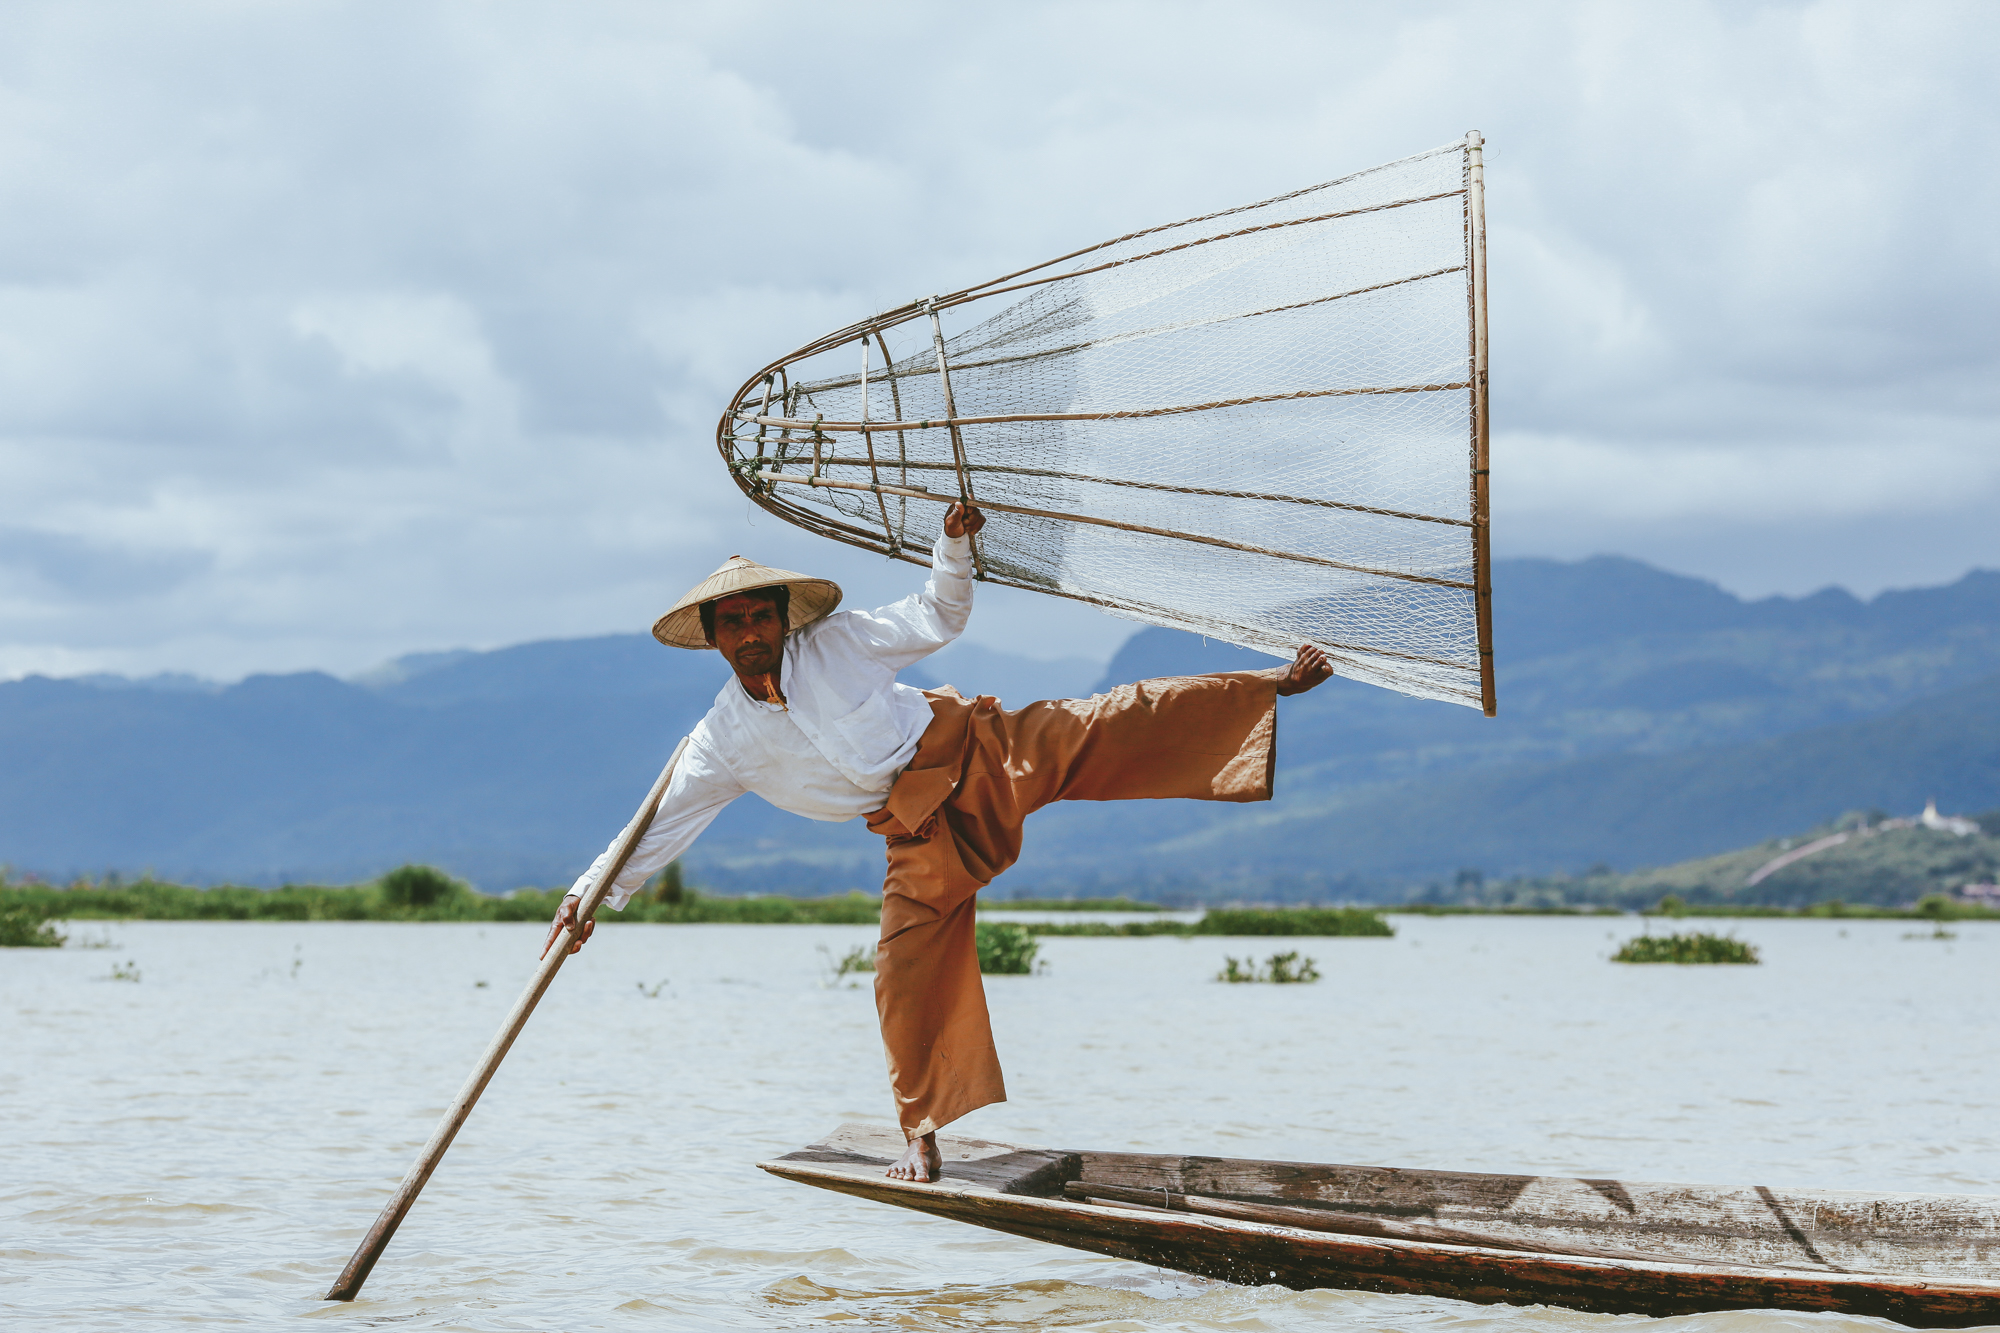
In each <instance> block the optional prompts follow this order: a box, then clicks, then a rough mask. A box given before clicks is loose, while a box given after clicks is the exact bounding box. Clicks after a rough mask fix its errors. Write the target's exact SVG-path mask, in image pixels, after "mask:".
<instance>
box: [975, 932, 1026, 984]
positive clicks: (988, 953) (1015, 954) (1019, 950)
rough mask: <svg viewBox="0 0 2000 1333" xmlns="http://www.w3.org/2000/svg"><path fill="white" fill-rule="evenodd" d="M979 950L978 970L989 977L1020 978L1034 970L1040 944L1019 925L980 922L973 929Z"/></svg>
mask: <svg viewBox="0 0 2000 1333" xmlns="http://www.w3.org/2000/svg"><path fill="white" fill-rule="evenodd" d="M973 940H974V942H975V944H976V945H977V947H978V949H979V970H980V971H981V972H984V973H987V974H988V975H999V976H1010V975H1012V976H1023V975H1026V974H1027V973H1030V972H1033V971H1034V970H1035V955H1036V954H1037V953H1039V952H1041V948H1042V946H1041V944H1040V943H1039V942H1038V941H1037V940H1036V939H1035V937H1034V936H1033V935H1031V934H1029V933H1028V932H1027V931H1026V930H1025V929H1023V928H1022V927H1020V926H1017V925H1014V924H1013V923H1011V922H1006V921H997V922H995V921H982V922H980V923H979V924H978V926H976V927H975V928H974V929H973Z"/></svg>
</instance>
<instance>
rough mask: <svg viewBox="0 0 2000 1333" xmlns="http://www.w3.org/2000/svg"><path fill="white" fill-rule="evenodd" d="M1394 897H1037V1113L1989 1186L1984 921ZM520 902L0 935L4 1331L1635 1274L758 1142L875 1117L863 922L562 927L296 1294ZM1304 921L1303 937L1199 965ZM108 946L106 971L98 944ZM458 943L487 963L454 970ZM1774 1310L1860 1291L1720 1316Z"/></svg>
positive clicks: (687, 1315) (1592, 1160) (896, 1315)
mask: <svg viewBox="0 0 2000 1333" xmlns="http://www.w3.org/2000/svg"><path fill="white" fill-rule="evenodd" d="M1396 924H1397V926H1398V932H1399V933H1398V937H1397V938H1396V939H1393V940H1375V939H1323V940H1310V941H1273V940H1219V939H1197V940H1180V939H1171V938H1151V939H1050V940H1047V941H1045V943H1044V957H1045V958H1046V959H1047V961H1048V964H1049V966H1048V970H1047V971H1046V972H1045V973H1043V974H1042V975H1038V976H1032V977H994V978H989V979H988V989H989V994H990V995H991V998H992V1007H993V1011H994V1018H995V1025H996V1028H997V1031H998V1035H999V1041H1000V1048H1001V1054H1002V1057H1003V1059H1004V1061H1005V1063H1006V1067H1007V1076H1008V1085H1009V1089H1010V1092H1011V1094H1012V1096H1013V1098H1014V1100H1013V1101H1012V1102H1010V1103H1008V1104H1005V1105H1002V1106H995V1107H990V1108H987V1109H986V1110H984V1111H981V1112H979V1113H977V1114H975V1115H973V1116H971V1117H969V1118H968V1119H967V1120H965V1121H962V1122H960V1125H959V1128H960V1129H962V1130H964V1131H965V1132H967V1133H971V1134H976V1135H979V1136H981V1137H990V1138H998V1139H1007V1140H1013V1141H1018V1142H1027V1143H1038V1144H1045V1145H1050V1146H1061V1147H1086V1146H1087V1147H1098V1148H1113V1149H1131V1150H1143V1151H1187V1152H1204V1153H1214V1154H1221V1155H1227V1156H1243V1157H1269V1158H1291V1159H1306V1160H1316V1161H1338V1162H1356V1163H1393V1164H1399V1165H1404V1166H1426V1167H1449V1168H1463V1169H1469V1170H1477V1171H1507V1172H1533V1173H1557V1174H1565V1175H1585V1176H1620V1177H1625V1178H1628V1179H1638V1180H1687V1181H1712V1182H1726V1183H1732V1184H1771V1185H1800V1186H1822V1187H1829V1188H1840V1189H1880V1190H1923V1191H1951V1192H1983V1193H1992V1192H2000V1114H1996V1105H1995V1103H1996V1101H2000V1075H1996V1069H2000V1023H1996V1021H1995V1019H1996V1016H2000V1011H1996V1003H1995V1001H1996V995H1997V994H2000V926H1996V925H1982V924H1968V925H1961V926H1960V927H1959V937H1958V939H1957V940H1955V941H1951V942H1940V941H1935V940H1929V939H1923V940H1908V939H1905V938H1903V936H1904V935H1906V934H1908V933H1910V932H1911V931H1912V930H1915V929H1920V928H1918V927H1913V926H1912V925H1911V924H1910V923H1905V922H1833V921H1750V922H1741V923H1736V924H1735V925H1734V926H1733V927H1723V928H1733V929H1735V930H1736V931H1737V932H1738V933H1739V934H1741V935H1742V936H1743V937H1744V938H1746V939H1749V940H1751V941H1753V942H1754V943H1756V944H1757V945H1759V946H1760V947H1761V948H1762V949H1763V951H1764V957H1765V960H1766V961H1765V963H1764V965H1763V966H1760V967H1702V968H1672V967H1625V966H1618V965H1614V964H1612V963H1610V962H1608V961H1606V958H1607V955H1608V954H1609V953H1610V951H1611V949H1612V948H1613V947H1614V944H1615V941H1616V940H1620V939H1623V938H1625V937H1627V936H1629V935H1631V934H1634V933H1636V932H1637V928H1638V923H1637V922H1635V921H1631V920H1617V919H1605V918H1597V919H1590V918H1581V919H1579V918H1492V917H1458V918H1442V919H1428V918H1410V917H1401V918H1396ZM541 934H542V930H541V928H540V927H538V926H526V927H522V926H490V925H489V926H460V925H386V924H371V923H331V922H328V923H313V924H299V925H292V924H278V923H215V924H209V923H178V922H133V923H121V924H109V925H105V924H97V923H85V924H81V925H79V926H77V927H75V928H74V935H75V936H77V937H81V938H85V939H88V938H91V937H96V938H99V939H106V938H108V939H109V940H110V941H112V942H113V943H114V944H115V947H111V948H104V949H96V950H91V949H79V948H77V947H75V944H74V943H73V944H72V946H71V947H69V948H65V949H62V950H7V951H4V952H0V1003H4V1012H5V1014H6V1022H7V1029H8V1035H7V1040H6V1047H5V1049H6V1059H5V1062H4V1070H0V1120H4V1123H5V1125H6V1126H7V1139H8V1144H7V1149H6V1153H5V1163H6V1165H5V1170H4V1173H3V1174H0V1320H4V1322H5V1324H6V1327H7V1328H8V1329H9V1330H29V1329H52V1330H53V1329H62V1330H66V1331H67V1330H83V1329H124V1328H130V1327H133V1326H135V1325H145V1326H152V1325H174V1324H179V1325H186V1326H191V1327H199V1328H204V1329H207V1328H226V1327H246V1328H258V1329H268V1328H275V1327H282V1326H288V1325H289V1326H296V1327H299V1328H301V1329H310V1328H314V1327H318V1328H324V1329H350V1328H352V1329H361V1328H369V1329H373V1328H381V1327H389V1326H394V1327H396V1328H399V1329H495V1330H500V1329H505V1330H515V1329H522V1330H527V1329H561V1330H581V1329H600V1328H602V1329H670V1328H671V1329H685V1328H760V1329H761V1328H783V1329H799V1328H815V1327H819V1328H828V1329H832V1328H877V1327H882V1328H887V1327H894V1328H897V1329H906V1330H923V1329H933V1328H936V1329H944V1328H954V1329H955V1328H979V1329H1005V1328H1015V1327H1019V1328H1039V1327H1045V1326H1048V1325H1057V1324H1059V1325H1063V1326H1073V1327H1083V1328H1091V1329H1103V1330H1128V1329H1154V1328H1162V1329H1192V1330H1216V1331H1220V1330H1229V1331H1230V1333H1242V1331H1244V1330H1260V1331H1261V1330H1291V1329H1308V1328H1310V1329H1316V1330H1322V1329H1343V1330H1345V1329H1354V1330H1385V1331H1386V1330H1399V1331H1400V1330H1410V1329H1413V1328H1419V1327H1423V1328H1438V1329H1444V1328H1450V1329H1452V1330H1454V1333H1483V1331H1484V1330H1493V1333H1543V1331H1544V1330H1554V1329H1558V1328H1560V1329H1563V1330H1577V1329H1580V1328H1591V1327H1597V1326H1604V1325H1611V1324H1637V1323H1642V1322H1650V1321H1641V1320H1638V1319H1635V1318H1619V1319H1614V1318H1611V1317H1607V1316H1595V1315H1581V1314H1575V1313H1571V1312H1566V1311H1558V1310H1548V1309H1511V1308H1507V1307H1476V1306H1469V1305H1460V1304H1457V1303H1454V1302H1451V1301H1444V1300H1435V1299H1424V1298H1413V1297H1396V1296H1379V1295H1364V1294H1354V1293H1346V1292H1304V1293H1300V1292H1291V1291H1286V1290H1283V1289H1279V1288H1238V1287H1230V1286H1225V1285H1221V1284H1215V1283H1208V1282H1201V1281H1196V1280H1193V1279H1187V1278H1182V1277H1178V1276H1176V1275H1173V1274H1170V1273H1162V1272H1160V1271H1158V1270H1154V1269H1149V1268H1145V1267H1142V1266H1139V1265H1136V1264H1129V1263H1123V1262H1117V1261H1112V1260H1105V1259H1099V1258H1094V1257H1091V1256H1089V1255H1084V1254H1080V1253H1076V1252H1072V1251H1068V1250H1063V1249H1058V1248H1055V1247H1051V1246H1044V1245H1038V1244H1036V1243H1034V1242H1030V1241H1025V1240H1016V1239H1013V1238H1010V1237H1006V1236H1001V1235H997V1234H994V1233H990V1232H985V1231H981V1230H978V1229H975V1228H971V1227H966V1226H963V1225H960V1224H956V1223H951V1222H945V1221H940V1220H935V1219H930V1218H926V1217H923V1216H921V1215H918V1214H915V1213H909V1212H905V1211H902V1210H900V1209H894V1208H889V1207H885V1206H882V1205H877V1204H870V1203H865V1202H862V1201H859V1200H849V1199H846V1198H844V1197H841V1196H838V1195H834V1194H829V1193H826V1192H823V1191H819V1190H813V1189H808V1188H805V1187H802V1186H798V1185H792V1184H787V1183H785V1182H782V1181H778V1180H776V1179H773V1178H771V1177H769V1176H766V1175H764V1174H763V1173H762V1172H759V1171H757V1170H755V1169H754V1168H753V1167H752V1165H751V1164H752V1163H753V1162H755V1161H757V1160H759V1159H760V1158H765V1157H770V1156H775V1155H777V1154H779V1153H783V1152H786V1151H789V1150H790V1149H792V1148H795V1147H798V1146H800V1145H802V1144H804V1143H807V1142H809V1141H811V1140H812V1139H814V1138H816V1137H817V1136H818V1135H819V1134H821V1133H822V1132H824V1131H825V1130H828V1129H831V1128H832V1127H833V1126H834V1125H836V1124H837V1123H839V1122H840V1121H843V1120H848V1119H876V1120H883V1121H886V1120H887V1119H888V1097H887V1091H886V1080H885V1077H884V1074H883V1061H882V1054H881V1048H880V1046H879V1044H878V1041H877V1038H876V1033H875V1016H874V1009H873V1002H872V995H871V993H870V991H869V990H868V989H866V987H865V984H864V986H863V988H861V989H845V988H831V987H829V986H827V985H826V984H825V977H824V972H823V968H822V963H823V961H824V957H825V955H823V954H821V953H820V949H821V948H822V947H823V948H824V949H826V950H827V951H828V952H830V953H831V954H835V955H837V954H839V953H842V952H844V951H845V950H846V949H848V948H849V947H851V946H852V945H854V944H860V943H866V942H868V941H869V940H871V939H872V935H873V931H872V929H869V928H861V927H820V926H801V927H790V926H748V927H742V926H621V927H613V928H607V929H605V930H601V931H599V932H598V935H597V938H596V940H595V941H593V942H592V944H591V945H590V946H589V947H588V948H586V949H585V950H584V952H583V953H582V954H581V955H579V956H578V957H577V958H575V959H572V960H571V962H570V964H569V965H568V966H567V967H565V968H564V970H563V973H562V975H561V976H560V977H559V978H558V979H557V981H556V984H555V986H554V988H553V990H552V991H551V992H550V995H549V997H548V999H547V1000H545V1001H544V1003H543V1005H542V1007H541V1009H540V1011H539V1012H538V1013H537V1014H536V1015H535V1017H534V1019H533V1021H532V1022H531V1023H530V1024H529V1026H528V1029H527V1031H526V1033H525V1034H524V1036H523V1037H522V1039H521V1041H520V1042H519V1043H518V1044H517V1045H516V1047H515V1049H514V1052H513V1054H512V1055H511V1056H510V1057H509V1058H508V1060H507V1063H506V1064H505V1065H503V1066H502V1068H501V1071H500V1074H499V1076H498V1078H497V1079H495V1081H494V1083H493V1085H492V1086H491V1088H490V1089H489V1090H488V1092H487V1094H486V1097H485V1100H484V1101H483V1102H482V1104H481V1105H480V1107H479V1108H478V1110H477V1111H476V1112H474V1114H473V1117H472V1119H471V1121H470V1123H469V1124H468V1125H467V1127H466V1129H465V1130H464V1132H463V1133H462V1134H461V1135H460V1137H459V1140H458V1143H457V1144H456V1146H454V1147H453V1149H452V1151H451V1152H450V1154H449V1155H447V1156H446V1158H445V1160H444V1165H443V1166H442V1168H441V1169H440V1170H439V1171H438V1173H437V1175H436V1176H435V1177H434V1178H433V1179H432V1181H431V1183H430V1185H429V1187H428V1188H427V1189H426V1191H425V1193H424V1195H423V1197H422V1199H421V1200H419V1202H418V1204H417V1206H416V1208H415V1210H414V1211H413V1212H412V1214H411V1215H410V1218H409V1220H408V1221H407V1222H405V1224H404V1226H403V1228H402V1231H401V1232H400V1234H398V1236H397V1237H396V1239H395V1241H394V1242H393V1243H392V1244H391V1246H390V1247H389V1250H388V1252H387V1254H386V1256H385V1257H384V1259H383V1260H382V1262H381V1264H380V1265H379V1266H378V1267H377V1268H376V1270H375V1274H374V1276H373V1277H372V1278H371V1279H370V1282H369V1285H368V1287H367V1289H366V1290H365V1292H364V1293H363V1298H362V1299H361V1300H359V1301H357V1302H355V1303H354V1304H352V1305H328V1304H324V1303H322V1302H321V1301H319V1299H318V1297H319V1296H320V1295H321V1294H322V1293H323V1292H324V1291H325V1289H326V1287H327V1286H328V1284H329V1283H330V1282H331V1281H332V1279H333V1277H334V1275H335V1274H336V1273H337V1272H338V1271H339V1269H340V1267H341V1265H342V1264H343V1263H344V1262H345V1261H346V1259H347V1257H348V1255H349V1254H350V1253H351V1252H352V1250H353V1248H354V1245H355V1244H356V1242H357V1241H358V1239H359V1237H360V1235H361V1233H362V1231H363V1230H364V1229H365V1228H366V1227H367V1225H368V1224H369V1223H370V1222H371V1221H372V1220H373V1218H374V1216H375V1214H376V1212H377V1210H378V1209H379V1208H380V1207H381V1204H382V1202H383V1201H384V1199H385V1197H386V1195H387V1192H388V1191H389V1189H390V1188H392V1187H393V1185H394V1183H395V1182H396V1181H397V1180H398V1179H399V1178H400V1177H401V1175H402V1173H403V1172H404V1170H405V1169H406V1168H407V1167H408V1166H409V1164H410V1162H411V1160H412V1159H413V1157H414V1155H415V1153H416V1152H417V1149H418V1148H419V1146H420V1145H421V1144H422V1142H423V1140H424V1139H425V1138H426V1137H427V1136H428V1135H429V1133H430V1130H431V1128H432V1126H433V1125H434V1123H435V1122H436V1120H437V1117H438V1116H439V1114H440V1113H441V1111H442V1110H443V1107H444V1105H445V1103H446V1102H447V1101H448V1100H449V1098H450V1096H451V1095H452V1094H453V1093H454V1092H455V1091H456V1090H457V1088H458V1085H459V1082H460V1080H461V1079H462V1078H463V1076H464V1075H465V1073H466V1072H467V1070H468V1069H469V1068H470V1067H471V1065H472V1063H473V1061H474V1060H475V1059H476V1057H477V1055H478V1053H479V1051H480V1050H481V1049H482V1047H483V1046H484V1044H485V1042H486V1041H487V1039H488V1038H489V1037H490V1036H491V1035H492V1032H493V1031H494V1029H495V1028H496V1026H497V1025H498V1023H499V1021H500V1019H501V1017H502V1015H503V1014H504V1012H505V1010H506V1009H507V1007H508V1005H509V1004H510V1003H511V1002H512V1000H513V998H514V995H515V994H516V992H517V990H518V988H519V986H520V985H521V984H522V982H523V981H524V979H525V978H526V976H527V974H528V971H529V969H530V968H531V966H532V964H533V960H534V953H535V949H536V948H537V946H538V944H539V941H540V938H541ZM1290 947H1302V948H1303V949H1304V951H1305V952H1306V953H1308V954H1309V955H1311V956H1313V957H1315V958H1316V959H1318V961H1319V965H1320V968H1321V971H1322V972H1323V973H1324V974H1325V980H1323V981H1321V982H1320V983H1319V984H1317V985H1310V986H1284V987H1274V986H1224V985H1218V984H1212V983H1211V982H1210V981H1209V980H1208V979H1209V978H1210V977H1212V976H1213V974H1214V973H1215V971H1216V970H1217V969H1218V968H1219V967H1220V966H1221V963H1222V959H1223V956H1224V955H1225V954H1231V953H1233V954H1235V955H1237V956H1239V957H1240V956H1242V955H1244V954H1245V953H1249V952H1255V953H1257V954H1258V955H1259V956H1262V955H1264V954H1267V953H1270V952H1273V951H1274V950H1275V949H1277V948H1290ZM128 962H130V963H131V964H133V965H135V966H136V968H137V970H138V973H139V980H137V981H136V982H134V981H129V980H114V979H110V976H111V974H112V972H113V970H114V966H116V967H118V968H120V969H123V967H124V965H125V964H127V963H128ZM481 982H486V983H488V984H487V985H485V986H483V987H482V986H481V985H480V984H479V983H481ZM1661 1322H1664V1323H1672V1324H1674V1325H1677V1326H1680V1327H1684V1328H1689V1329H1699V1330H1704V1331H1707V1330H1728V1333H1764V1331H1766V1330H1769V1331H1770V1333H1776V1331H1777V1330H1779V1329H1792V1328H1796V1327H1799V1326H1802V1325H1806V1324H1810V1325H1812V1326H1813V1327H1814V1328H1815V1329H1832V1328H1836V1327H1845V1326H1849V1325H1852V1326H1855V1327H1861V1326H1864V1325H1871V1324H1872V1323H1873V1321H1867V1320H1847V1319H1837V1318H1830V1317H1822V1316H1801V1315H1778V1314H1755V1313H1752V1314H1740V1313H1739V1314H1726V1315H1706V1316H1695V1317H1688V1318H1683V1319H1677V1320H1672V1321H1661Z"/></svg>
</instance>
